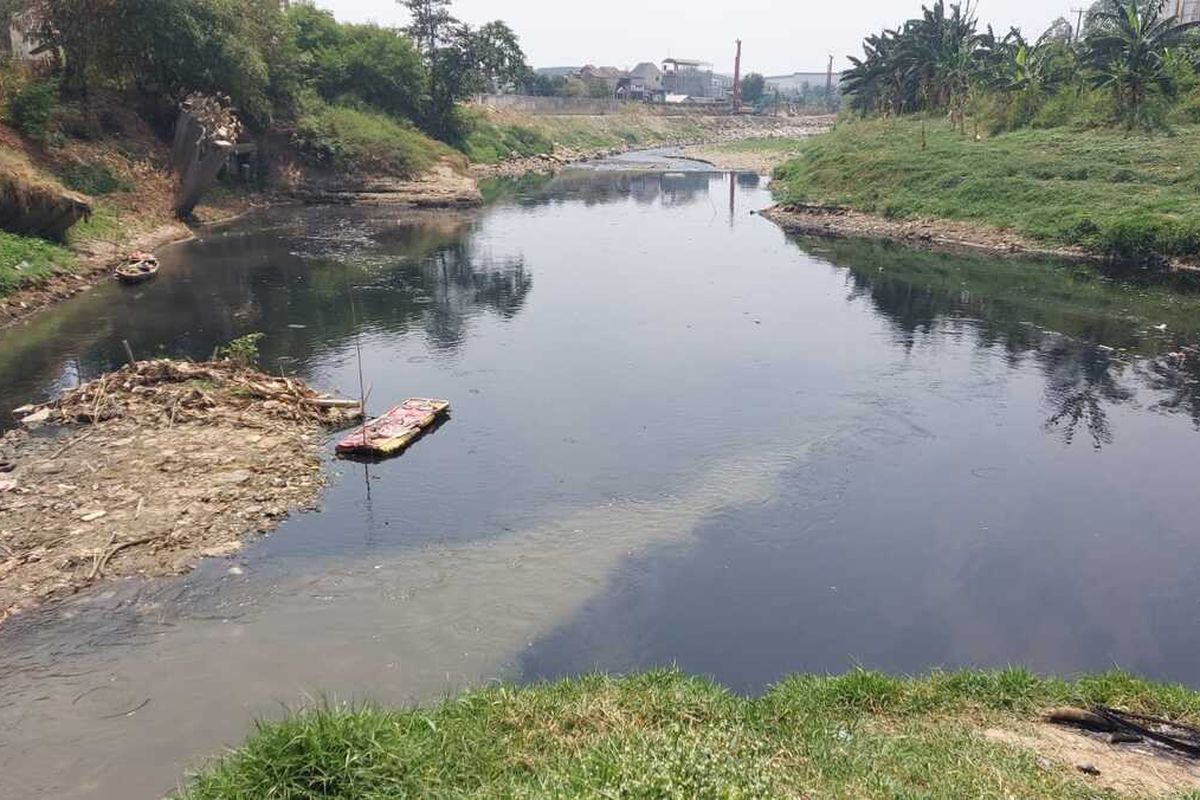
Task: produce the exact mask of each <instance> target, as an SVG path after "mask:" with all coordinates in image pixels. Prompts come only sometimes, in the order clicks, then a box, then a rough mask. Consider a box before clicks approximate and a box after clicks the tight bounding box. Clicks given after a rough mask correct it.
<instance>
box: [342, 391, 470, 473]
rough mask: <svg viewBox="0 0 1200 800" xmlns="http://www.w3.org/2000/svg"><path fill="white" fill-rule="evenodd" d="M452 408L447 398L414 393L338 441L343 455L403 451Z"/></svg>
mask: <svg viewBox="0 0 1200 800" xmlns="http://www.w3.org/2000/svg"><path fill="white" fill-rule="evenodd" d="M449 411H450V404H449V403H447V402H446V401H445V400H428V399H424V398H419V397H414V398H412V399H410V400H405V401H404V402H403V403H402V404H400V405H398V406H396V407H395V408H393V409H392V410H391V411H388V412H387V413H386V414H384V415H383V416H382V417H379V418H378V419H373V420H371V421H370V422H368V423H367V424H366V425H363V426H362V427H360V428H357V429H355V430H354V431H352V432H351V433H350V434H349V435H348V436H346V438H344V439H342V440H341V441H340V442H338V445H337V452H338V454H339V455H344V456H346V455H349V456H366V457H368V458H385V457H388V456H396V455H400V453H402V452H404V451H405V450H406V449H408V447H409V445H411V444H412V443H413V442H415V441H416V440H417V439H418V438H420V437H421V435H422V434H423V433H425V432H426V431H427V430H429V428H431V427H433V426H434V425H435V424H436V423H437V422H438V421H439V420H440V419H442V418H443V417H444V416H445V415H446V414H447V413H448V412H449Z"/></svg>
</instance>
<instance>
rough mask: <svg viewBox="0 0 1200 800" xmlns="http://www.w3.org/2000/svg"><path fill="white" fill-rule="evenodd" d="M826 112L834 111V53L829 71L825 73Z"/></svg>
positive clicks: (830, 55) (831, 54)
mask: <svg viewBox="0 0 1200 800" xmlns="http://www.w3.org/2000/svg"><path fill="white" fill-rule="evenodd" d="M825 110H826V111H830V112H832V111H833V53H830V54H829V71H828V72H826V73H825Z"/></svg>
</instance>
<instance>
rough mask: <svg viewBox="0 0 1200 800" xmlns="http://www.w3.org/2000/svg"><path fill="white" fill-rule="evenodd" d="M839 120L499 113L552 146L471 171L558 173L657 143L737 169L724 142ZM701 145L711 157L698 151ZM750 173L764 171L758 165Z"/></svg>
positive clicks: (803, 131) (771, 137)
mask: <svg viewBox="0 0 1200 800" xmlns="http://www.w3.org/2000/svg"><path fill="white" fill-rule="evenodd" d="M835 119H836V118H835V117H833V116H831V115H824V116H811V117H759V116H739V117H731V116H711V117H704V116H665V115H654V114H650V113H649V112H645V111H636V110H635V111H632V112H628V113H624V114H618V115H611V116H606V117H553V116H542V117H538V116H530V115H520V116H515V115H512V114H506V115H497V119H496V122H495V123H494V124H510V125H519V126H520V127H522V128H523V129H526V130H529V131H532V132H533V133H535V134H536V135H538V136H540V137H543V138H544V139H545V140H546V141H549V142H550V143H552V144H553V148H552V149H551V150H550V151H549V152H545V153H537V154H534V155H529V156H516V157H513V158H508V159H505V160H503V161H500V162H498V163H494V164H476V165H473V167H472V171H473V172H474V174H475V175H476V176H477V177H478V178H480V179H485V178H497V177H503V178H518V177H521V176H523V175H528V174H531V173H542V174H547V173H554V172H557V171H558V170H559V169H562V168H563V167H565V166H569V165H571V164H578V163H587V162H589V161H595V160H597V159H602V158H607V157H612V156H617V155H621V154H624V153H629V152H633V151H636V150H644V149H648V148H657V147H680V148H684V150H685V155H688V156H689V157H692V158H696V159H697V160H702V161H708V162H709V163H713V164H714V166H716V167H718V168H720V169H735V170H737V169H742V168H743V166H736V165H733V164H732V163H730V164H728V165H725V164H721V163H716V162H717V161H718V160H719V159H721V158H722V157H724V158H729V157H730V154H731V153H732V152H733V151H732V149H725V148H724V147H722V145H725V146H729V145H732V144H733V143H737V142H743V141H751V142H763V141H774V142H788V143H794V142H795V141H797V140H799V139H804V138H807V137H809V136H813V135H815V134H817V133H820V132H823V131H825V130H828V129H829V128H830V127H831V126H832V125H833V123H834V121H835ZM701 149H703V152H705V153H708V154H709V155H710V156H711V157H709V156H704V155H700V154H699V153H700V151H701ZM748 171H762V170H761V169H760V165H759V164H758V163H756V164H755V165H753V166H752V167H751V168H750V169H749V170H748Z"/></svg>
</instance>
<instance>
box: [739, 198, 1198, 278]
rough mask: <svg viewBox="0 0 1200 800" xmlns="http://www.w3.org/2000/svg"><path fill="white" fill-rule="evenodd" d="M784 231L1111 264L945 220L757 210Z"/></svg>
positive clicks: (1171, 265)
mask: <svg viewBox="0 0 1200 800" xmlns="http://www.w3.org/2000/svg"><path fill="white" fill-rule="evenodd" d="M758 214H759V216H762V217H764V218H766V219H769V220H770V221H772V222H774V223H775V224H776V225H778V226H779V227H780V228H782V229H783V230H784V231H785V232H787V233H791V234H796V235H800V236H816V237H821V238H830V239H871V240H876V241H886V242H894V243H898V244H902V245H904V246H906V247H912V248H916V249H921V250H933V251H937V252H946V253H974V254H982V255H992V256H1003V257H1011V258H1046V259H1054V260H1058V261H1069V262H1072V263H1079V264H1091V265H1100V264H1110V263H1112V262H1113V259H1111V258H1110V257H1108V256H1105V255H1104V254H1102V253H1096V252H1094V251H1091V250H1086V249H1084V248H1082V247H1074V246H1061V247H1055V246H1052V245H1046V244H1044V243H1042V242H1038V241H1036V240H1034V239H1030V238H1028V237H1026V236H1022V235H1021V234H1018V233H1015V232H1013V231H1007V230H1001V229H999V228H993V227H990V226H988V225H983V224H980V223H972V222H960V221H955V220H944V219H919V220H895V219H888V218H886V217H882V216H879V215H876V214H866V213H863V212H861V211H854V210H853V209H849V208H843V207H840V206H822V205H778V206H772V207H771V208H767V209H764V210H763V211H760V212H758ZM1165 266H1166V268H1168V269H1171V270H1179V271H1185V272H1197V271H1200V264H1194V263H1191V262H1185V261H1179V260H1172V261H1170V262H1168V263H1166V264H1165Z"/></svg>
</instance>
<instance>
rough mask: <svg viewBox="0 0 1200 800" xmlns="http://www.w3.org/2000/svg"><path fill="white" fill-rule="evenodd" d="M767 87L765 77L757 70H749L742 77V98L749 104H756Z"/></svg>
mask: <svg viewBox="0 0 1200 800" xmlns="http://www.w3.org/2000/svg"><path fill="white" fill-rule="evenodd" d="M766 89H767V79H766V78H764V77H763V76H762V75H760V74H758V73H757V72H751V73H750V74H749V75H747V76H746V77H745V78H742V99H743V100H745V101H746V102H747V103H749V104H750V105H756V104H757V103H758V101H759V100H762V97H763V92H765V91H766Z"/></svg>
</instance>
